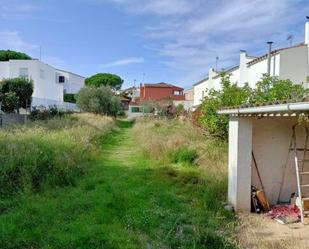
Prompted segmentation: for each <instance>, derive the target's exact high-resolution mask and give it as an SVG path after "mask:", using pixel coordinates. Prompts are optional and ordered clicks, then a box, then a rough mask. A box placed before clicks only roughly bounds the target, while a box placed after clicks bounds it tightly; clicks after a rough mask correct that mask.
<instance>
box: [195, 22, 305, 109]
mask: <svg viewBox="0 0 309 249" xmlns="http://www.w3.org/2000/svg"><path fill="white" fill-rule="evenodd" d="M308 44H309V21H307V22H306V25H305V42H304V43H301V44H298V45H295V46H291V47H287V48H281V49H276V50H271V51H270V53H267V54H265V55H262V56H260V57H252V56H248V55H247V52H246V51H244V50H242V51H241V53H240V60H239V66H236V67H233V68H231V69H230V70H227V71H226V73H228V74H229V75H230V80H231V82H233V83H237V84H238V85H239V86H243V85H244V84H245V83H248V84H249V86H250V87H252V88H254V87H255V86H256V83H257V82H258V81H259V80H260V79H261V77H262V76H263V74H266V73H269V75H270V76H277V77H279V78H280V79H290V80H291V81H292V82H293V83H295V84H302V83H303V84H304V86H305V87H309V84H308V80H309V78H308V76H309V49H308ZM209 89H217V90H218V89H220V73H219V72H215V70H214V69H212V68H211V69H210V70H209V73H208V77H207V78H206V79H204V80H202V81H200V82H198V83H196V84H194V106H198V105H199V104H200V103H201V102H202V99H203V98H204V97H205V96H206V94H207V92H208V90H209Z"/></svg>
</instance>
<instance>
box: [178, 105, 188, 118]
mask: <svg viewBox="0 0 309 249" xmlns="http://www.w3.org/2000/svg"><path fill="white" fill-rule="evenodd" d="M185 114H186V110H185V107H184V105H183V104H179V105H177V106H176V115H177V116H181V115H185Z"/></svg>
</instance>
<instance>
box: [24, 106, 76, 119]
mask: <svg viewBox="0 0 309 249" xmlns="http://www.w3.org/2000/svg"><path fill="white" fill-rule="evenodd" d="M65 113H70V112H64V111H62V110H59V109H58V108H57V106H50V107H49V108H48V109H46V108H43V109H42V108H38V107H34V108H33V109H32V111H31V113H30V115H29V118H30V120H31V121H35V120H48V119H51V118H54V117H62V116H64V114H65Z"/></svg>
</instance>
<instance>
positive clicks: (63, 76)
mask: <svg viewBox="0 0 309 249" xmlns="http://www.w3.org/2000/svg"><path fill="white" fill-rule="evenodd" d="M17 77H26V78H29V79H32V80H33V86H34V89H33V95H32V98H33V101H32V106H38V105H45V106H49V105H55V104H56V105H57V104H58V103H59V104H61V103H62V102H63V94H64V93H77V92H78V91H79V89H81V88H82V87H83V86H84V81H85V78H84V77H82V76H80V75H77V74H74V73H70V72H67V71H63V70H59V69H56V68H54V67H52V66H50V65H48V64H45V63H43V62H41V61H39V60H10V61H4V62H0V80H2V79H8V78H17Z"/></svg>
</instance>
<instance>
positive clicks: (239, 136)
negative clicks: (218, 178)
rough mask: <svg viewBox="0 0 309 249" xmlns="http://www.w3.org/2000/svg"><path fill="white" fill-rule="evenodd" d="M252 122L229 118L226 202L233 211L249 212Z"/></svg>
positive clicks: (247, 119)
mask: <svg viewBox="0 0 309 249" xmlns="http://www.w3.org/2000/svg"><path fill="white" fill-rule="evenodd" d="M251 152H252V120H251V119H250V118H239V117H231V118H230V121H229V166H228V167H229V169H228V177H229V179H228V181H229V183H228V187H229V190H228V201H229V203H230V204H231V205H232V206H233V207H234V209H235V211H245V212H250V207H251V163H252V156H251Z"/></svg>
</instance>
